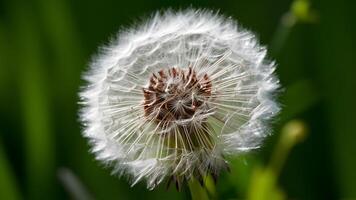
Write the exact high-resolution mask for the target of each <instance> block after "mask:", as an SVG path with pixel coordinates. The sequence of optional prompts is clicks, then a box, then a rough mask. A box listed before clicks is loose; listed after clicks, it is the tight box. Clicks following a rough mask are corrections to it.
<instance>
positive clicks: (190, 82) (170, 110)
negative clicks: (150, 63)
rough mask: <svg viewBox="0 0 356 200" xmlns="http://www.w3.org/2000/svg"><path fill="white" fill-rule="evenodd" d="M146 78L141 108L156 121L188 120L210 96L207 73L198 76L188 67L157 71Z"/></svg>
mask: <svg viewBox="0 0 356 200" xmlns="http://www.w3.org/2000/svg"><path fill="white" fill-rule="evenodd" d="M149 81H150V82H149V85H148V87H147V88H143V95H144V111H145V116H146V117H148V118H149V119H150V120H154V121H156V122H157V123H159V122H162V121H163V122H167V123H169V122H173V121H175V120H181V119H189V118H191V117H192V116H193V115H194V114H195V112H196V111H197V110H198V109H199V108H200V107H201V106H202V104H203V103H204V100H205V99H207V98H209V97H210V96H211V87H212V85H211V81H210V79H209V77H208V75H207V74H204V75H201V76H198V75H197V73H196V72H195V71H194V70H193V69H192V68H191V67H189V68H187V69H180V68H174V67H173V68H169V69H167V70H160V71H158V73H157V74H156V73H153V74H152V76H151V77H150V80H149ZM162 124H164V123H162Z"/></svg>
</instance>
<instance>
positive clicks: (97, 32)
mask: <svg viewBox="0 0 356 200" xmlns="http://www.w3.org/2000/svg"><path fill="white" fill-rule="evenodd" d="M291 5H292V0H270V1H267V0H265V1H261V0H230V1H223V0H220V1H217V0H194V1H182V0H174V1H173V0H159V1H158V0H157V1H144V0H141V1H136V0H132V1H118V0H100V1H94V0H87V1H80V0H76V1H74V0H0V199H4V200H7V199H78V198H82V199H89V198H94V199H168V198H169V199H170V200H174V199H190V198H191V197H190V194H189V190H188V189H187V188H184V189H183V191H182V192H177V191H176V190H175V189H174V188H173V187H171V188H169V189H168V190H166V189H165V186H164V184H163V185H162V186H160V187H159V188H157V189H155V190H154V191H148V190H147V189H146V188H145V185H144V184H143V183H140V184H138V185H136V186H134V187H132V188H131V187H130V186H129V184H128V182H127V180H126V179H125V178H120V179H119V178H118V177H116V176H114V175H110V169H107V168H105V166H102V165H101V164H100V163H98V162H97V161H95V160H94V157H93V155H91V154H90V153H88V149H89V146H88V145H87V141H86V140H85V139H84V138H83V137H82V136H81V125H80V123H78V107H79V106H78V103H77V102H78V90H79V88H80V86H81V85H83V81H82V80H81V73H82V72H83V71H84V70H85V69H86V68H87V64H88V62H89V61H90V57H91V55H92V54H94V53H96V52H97V50H98V46H100V45H102V44H105V43H108V42H109V41H110V37H113V36H115V34H116V32H117V31H118V30H119V29H120V27H125V26H129V25H130V24H132V23H134V22H135V21H136V20H138V19H142V18H144V17H145V16H148V15H149V14H151V13H152V12H154V11H156V10H158V9H165V8H169V7H170V8H186V7H190V6H192V7H195V8H212V9H215V10H220V12H221V13H222V14H224V15H227V16H232V17H233V18H234V19H237V20H238V21H239V23H240V24H242V25H243V26H244V27H245V28H248V29H250V30H252V31H254V32H256V33H257V35H258V37H259V38H260V40H261V43H262V44H264V45H270V44H271V41H272V40H274V44H272V45H270V46H269V47H271V48H275V49H271V51H270V52H271V54H270V57H271V58H272V59H275V60H276V61H277V63H278V69H277V74H278V75H279V78H280V80H281V83H282V85H283V88H284V91H283V92H282V94H281V97H280V101H281V104H282V106H283V111H282V113H281V115H280V116H279V117H278V118H277V119H276V120H275V123H274V134H273V136H271V137H269V138H268V139H267V141H266V143H265V145H264V146H263V147H262V148H261V149H260V150H257V151H255V152H252V153H250V154H248V155H244V156H240V157H237V158H229V160H230V161H231V172H230V173H228V172H224V173H223V174H222V176H221V177H220V179H219V181H218V183H217V186H216V190H217V197H216V198H217V199H245V198H247V196H248V195H247V193H248V191H251V189H249V188H250V185H251V184H252V182H253V181H251V180H253V179H252V178H251V177H252V174H253V173H254V170H255V169H256V168H261V167H262V168H263V166H265V165H266V164H267V163H268V161H269V160H270V157H271V154H272V152H273V149H274V148H275V146H276V143H278V140H279V136H280V129H281V127H282V126H283V125H284V124H285V123H286V122H288V121H289V120H291V119H296V118H297V119H301V120H302V121H303V122H304V123H305V124H306V125H307V126H308V129H309V134H308V136H307V138H306V139H305V140H304V141H303V142H301V143H300V144H298V145H296V146H295V148H293V149H292V150H291V152H290V153H289V154H288V158H287V160H286V163H285V165H284V167H283V169H282V171H281V174H280V175H279V177H278V179H277V180H278V181H277V185H278V188H279V190H281V191H282V193H283V194H284V195H285V197H286V198H287V199H356V106H355V103H356V64H355V63H356V40H355V36H356V26H355V24H356V23H355V20H356V12H355V9H356V1H352V0H349V1H347V0H338V1H335V0H315V1H312V2H310V5H311V8H310V9H312V14H313V20H308V19H304V18H303V12H305V11H306V10H307V11H308V7H305V5H304V4H303V5H304V7H303V5H301V6H299V7H298V8H294V14H297V15H298V13H299V16H298V17H299V21H298V23H296V24H295V25H294V26H293V27H292V28H290V29H288V28H285V27H284V28H283V26H281V20H282V22H283V19H284V18H283V17H282V16H286V15H285V13H287V12H288V10H290V7H291ZM278 27H279V28H278ZM276 34H277V35H276ZM273 38H275V39H273ZM276 41H277V42H276ZM73 191H74V193H73ZM265 199H270V198H267V197H266V198H265Z"/></svg>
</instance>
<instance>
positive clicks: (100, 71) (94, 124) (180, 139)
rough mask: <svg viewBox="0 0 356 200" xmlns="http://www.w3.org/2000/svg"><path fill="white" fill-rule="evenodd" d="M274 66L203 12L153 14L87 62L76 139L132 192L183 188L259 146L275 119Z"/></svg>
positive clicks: (244, 37) (250, 38)
mask: <svg viewBox="0 0 356 200" xmlns="http://www.w3.org/2000/svg"><path fill="white" fill-rule="evenodd" d="M274 69H275V65H274V63H273V62H270V61H268V60H267V59H266V49H265V48H264V47H262V46H260V45H259V44H258V41H257V39H256V37H255V36H254V34H252V33H251V32H250V31H247V30H245V29H243V28H241V27H240V26H239V25H238V24H237V23H236V22H235V21H234V20H232V19H231V18H225V17H223V16H220V15H219V14H218V13H215V12H212V11H207V10H194V9H187V10H183V11H165V12H158V13H156V14H155V15H153V16H152V17H151V18H150V19H148V20H147V21H146V22H145V23H143V24H141V25H138V26H135V27H133V28H131V29H127V30H126V31H124V32H120V33H119V34H118V36H117V39H116V40H115V41H113V42H112V43H111V44H110V45H109V46H106V47H104V48H103V49H102V52H100V53H99V54H98V55H97V56H95V57H94V59H93V62H92V63H91V66H90V69H89V70H88V72H87V73H86V74H85V76H84V77H85V80H86V81H87V86H86V87H84V88H83V89H82V91H81V93H80V97H81V103H82V104H83V107H82V109H81V120H82V122H83V124H84V131H83V135H84V136H85V137H86V138H88V139H89V141H90V144H91V146H92V152H93V153H95V155H96V158H97V159H98V160H100V161H102V162H103V163H105V164H108V165H110V166H113V173H115V174H119V175H128V176H129V177H130V180H131V181H132V184H133V185H134V184H136V183H137V182H138V181H141V180H146V182H147V186H148V188H149V189H153V188H154V187H155V186H156V185H157V184H159V183H161V182H162V181H163V180H167V181H168V183H170V182H174V183H175V184H176V186H177V187H178V189H179V188H180V187H181V184H182V183H183V182H184V181H186V180H189V179H190V178H192V177H195V178H196V179H198V180H202V178H203V177H204V176H205V175H207V174H210V175H212V176H213V177H214V178H217V177H218V176H219V173H220V172H221V171H222V170H224V169H227V168H228V162H227V161H226V160H225V156H229V155H239V154H241V153H243V152H247V151H249V150H251V149H256V148H258V147H259V146H260V144H261V142H262V141H263V139H264V138H265V137H266V136H267V135H268V134H269V126H268V123H269V122H270V119H271V118H272V117H274V116H275V115H276V114H277V113H278V111H279V106H278V104H277V103H276V102H275V100H274V97H273V96H274V94H275V92H276V90H277V89H278V87H279V83H278V79H277V78H276V77H275V76H274V75H273V72H274Z"/></svg>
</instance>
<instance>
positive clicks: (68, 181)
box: [57, 168, 94, 200]
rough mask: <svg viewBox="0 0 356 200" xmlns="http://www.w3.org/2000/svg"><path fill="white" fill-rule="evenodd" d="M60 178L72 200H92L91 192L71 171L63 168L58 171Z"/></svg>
mask: <svg viewBox="0 0 356 200" xmlns="http://www.w3.org/2000/svg"><path fill="white" fill-rule="evenodd" d="M57 174H58V178H59V180H60V181H61V182H62V184H63V186H64V188H65V189H66V190H67V191H68V193H69V194H70V196H71V197H72V199H76V200H92V199H94V198H92V197H91V195H90V194H89V192H88V191H87V190H86V188H85V187H84V185H83V184H82V183H81V181H80V180H79V179H78V177H77V176H76V175H75V174H74V173H73V172H72V171H71V170H69V169H67V168H61V169H59V170H58V173H57Z"/></svg>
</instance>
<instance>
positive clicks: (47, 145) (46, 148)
mask: <svg viewBox="0 0 356 200" xmlns="http://www.w3.org/2000/svg"><path fill="white" fill-rule="evenodd" d="M26 5H27V4H17V3H16V1H13V2H12V5H11V14H12V16H11V17H12V18H13V22H14V30H15V31H14V38H16V40H14V41H16V43H15V46H16V47H15V48H17V51H16V52H14V54H16V55H17V57H16V58H17V59H16V60H15V62H16V65H17V66H18V67H19V68H18V69H17V70H18V71H19V72H21V73H19V74H18V81H19V87H20V97H21V106H22V109H23V122H24V129H25V130H24V131H25V137H24V142H25V159H26V162H25V164H26V177H27V183H26V186H27V193H28V197H29V199H48V198H49V196H51V195H53V192H54V180H55V172H54V158H55V155H54V143H53V138H52V137H53V135H52V127H51V115H50V110H49V102H48V101H49V99H48V97H49V95H48V93H47V92H48V90H47V89H48V88H47V87H46V86H47V85H46V84H45V83H46V82H47V81H46V80H45V79H44V77H45V73H44V72H43V69H44V63H43V57H42V53H43V52H41V48H40V45H41V42H40V36H39V33H38V27H36V25H35V20H34V17H33V16H32V14H33V13H31V12H30V8H29V7H26Z"/></svg>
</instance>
